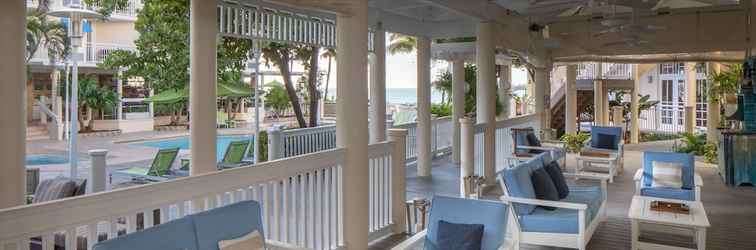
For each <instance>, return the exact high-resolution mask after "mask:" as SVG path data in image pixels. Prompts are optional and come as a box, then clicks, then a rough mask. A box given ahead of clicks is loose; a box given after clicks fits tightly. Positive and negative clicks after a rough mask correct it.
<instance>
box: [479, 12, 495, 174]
mask: <svg viewBox="0 0 756 250" xmlns="http://www.w3.org/2000/svg"><path fill="white" fill-rule="evenodd" d="M494 25H495V24H494V23H493V22H480V23H478V39H477V41H476V43H475V44H476V52H475V59H476V64H477V78H476V79H477V82H476V84H475V88H476V93H477V95H476V97H477V99H476V100H475V104H476V120H477V123H485V124H486V127H485V131H484V135H485V136H484V140H483V141H484V143H483V145H484V147H483V150H484V155H485V157H484V159H483V176H484V177H485V178H486V184H488V185H493V184H495V183H496V178H495V175H496V72H495V70H496V54H495V53H496V51H495V48H494V28H495V27H494Z"/></svg>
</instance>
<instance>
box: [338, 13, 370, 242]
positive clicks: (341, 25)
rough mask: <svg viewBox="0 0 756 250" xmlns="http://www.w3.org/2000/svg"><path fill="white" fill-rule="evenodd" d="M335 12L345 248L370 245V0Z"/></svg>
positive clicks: (339, 145)
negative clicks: (343, 151) (348, 11)
mask: <svg viewBox="0 0 756 250" xmlns="http://www.w3.org/2000/svg"><path fill="white" fill-rule="evenodd" d="M350 3H351V5H350V6H351V7H352V14H351V15H337V16H336V44H338V47H337V49H336V54H337V55H339V60H336V66H337V68H338V69H339V70H338V71H337V72H336V79H337V84H336V94H337V102H336V140H337V146H338V147H340V148H344V149H346V156H345V158H344V165H343V166H342V167H341V168H342V169H341V176H342V178H343V179H342V184H343V186H342V192H343V193H342V195H343V197H342V199H343V201H344V202H343V203H342V204H343V218H344V227H343V232H344V247H345V249H366V248H367V246H368V226H369V225H368V210H369V209H368V207H369V206H368V195H369V193H368V174H369V172H368V167H367V166H368V155H367V152H368V151H367V145H368V133H365V130H366V129H367V127H368V115H367V113H368V102H367V99H368V94H367V84H364V82H365V79H367V56H368V52H367V37H368V33H367V31H368V26H367V16H368V14H367V0H353V1H350Z"/></svg>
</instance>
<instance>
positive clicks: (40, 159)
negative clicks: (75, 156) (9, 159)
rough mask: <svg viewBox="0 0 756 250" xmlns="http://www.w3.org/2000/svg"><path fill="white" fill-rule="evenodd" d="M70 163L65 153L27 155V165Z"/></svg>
mask: <svg viewBox="0 0 756 250" xmlns="http://www.w3.org/2000/svg"><path fill="white" fill-rule="evenodd" d="M63 163H68V158H67V157H65V156H63V155H44V154H43V155H27V156H26V165H27V166H37V165H50V164H63Z"/></svg>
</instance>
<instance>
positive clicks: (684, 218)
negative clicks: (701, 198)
mask: <svg viewBox="0 0 756 250" xmlns="http://www.w3.org/2000/svg"><path fill="white" fill-rule="evenodd" d="M653 201H668V202H679V203H685V204H687V205H688V206H689V207H690V214H677V213H671V212H660V211H653V210H651V202H653ZM628 217H630V220H631V221H632V222H631V223H632V236H631V237H632V238H631V240H632V249H633V250H637V249H643V250H655V249H689V248H682V247H676V246H666V245H662V244H657V243H650V242H641V241H638V237H639V236H640V232H641V228H640V226H641V224H649V225H661V226H666V227H674V228H683V229H689V230H691V231H692V232H693V233H694V235H693V238H694V240H695V243H696V247H697V248H694V249H698V250H703V249H706V228H708V227H709V226H710V224H709V219H708V218H707V217H706V210H704V207H703V204H702V203H701V202H698V201H681V200H670V199H661V198H656V197H646V196H639V195H636V196H633V201H632V203H631V204H630V211H629V212H628Z"/></svg>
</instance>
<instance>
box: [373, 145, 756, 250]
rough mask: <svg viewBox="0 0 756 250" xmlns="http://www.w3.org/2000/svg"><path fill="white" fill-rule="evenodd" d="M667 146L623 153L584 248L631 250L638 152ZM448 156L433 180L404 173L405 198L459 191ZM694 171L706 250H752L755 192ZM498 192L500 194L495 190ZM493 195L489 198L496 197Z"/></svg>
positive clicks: (379, 245) (389, 242)
mask: <svg viewBox="0 0 756 250" xmlns="http://www.w3.org/2000/svg"><path fill="white" fill-rule="evenodd" d="M669 148H671V147H670V144H669V143H649V144H638V145H627V146H626V151H625V154H626V156H625V172H624V173H623V174H622V175H620V176H619V177H618V178H615V182H614V183H612V184H610V185H609V194H608V201H607V206H608V216H609V218H608V219H607V221H606V222H604V223H603V224H602V225H600V226H599V228H598V229H597V231H596V233H595V235H594V236H593V238H592V240H591V241H590V242H589V245H588V249H612V250H615V249H630V220H629V219H628V218H627V212H628V211H627V209H628V207H630V200H631V198H632V196H633V193H634V185H635V184H634V182H633V180H632V178H633V174H634V173H635V171H636V169H638V168H639V167H640V166H641V159H642V157H643V152H642V151H647V150H657V151H659V150H661V151H665V150H669ZM449 160H450V159H449V157H442V158H439V159H436V160H435V161H434V162H433V170H432V171H433V176H432V177H431V178H420V177H417V173H416V169H415V168H414V167H410V168H408V172H407V198H408V199H410V198H413V197H426V198H430V197H432V196H433V195H434V194H436V195H450V196H455V195H457V194H458V192H459V168H458V166H457V165H454V164H451V163H449V162H450V161H449ZM574 164H575V161H574V160H573V159H568V167H570V168H572V167H574ZM696 170H697V171H698V172H699V173H700V174H701V175H702V177H703V180H704V186H703V191H702V195H701V197H702V198H701V199H702V201H703V204H704V207H705V209H706V212H707V215H708V217H709V221H710V223H711V228H709V230H708V233H707V249H726V250H736V249H737V250H740V249H756V188H754V187H738V188H730V187H726V186H725V185H724V183H723V182H722V179H721V178H720V176H719V175H718V169H716V168H715V166H713V165H709V164H704V163H702V162H697V163H696ZM494 192H498V190H496V191H494ZM495 194H496V193H491V194H489V195H490V196H491V197H496V196H495ZM643 237H644V238H647V239H649V240H652V241H657V240H664V241H665V242H672V243H678V244H683V245H684V244H685V241H686V240H687V239H686V238H685V237H674V236H671V235H661V234H648V235H644V236H643ZM403 238H404V236H393V237H390V238H388V239H385V240H383V241H379V242H376V243H375V244H373V245H372V247H371V249H388V248H391V246H393V245H395V244H396V243H397V242H399V241H401V240H402V239H403ZM523 248H524V249H550V248H543V247H536V246H524V247H523Z"/></svg>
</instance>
